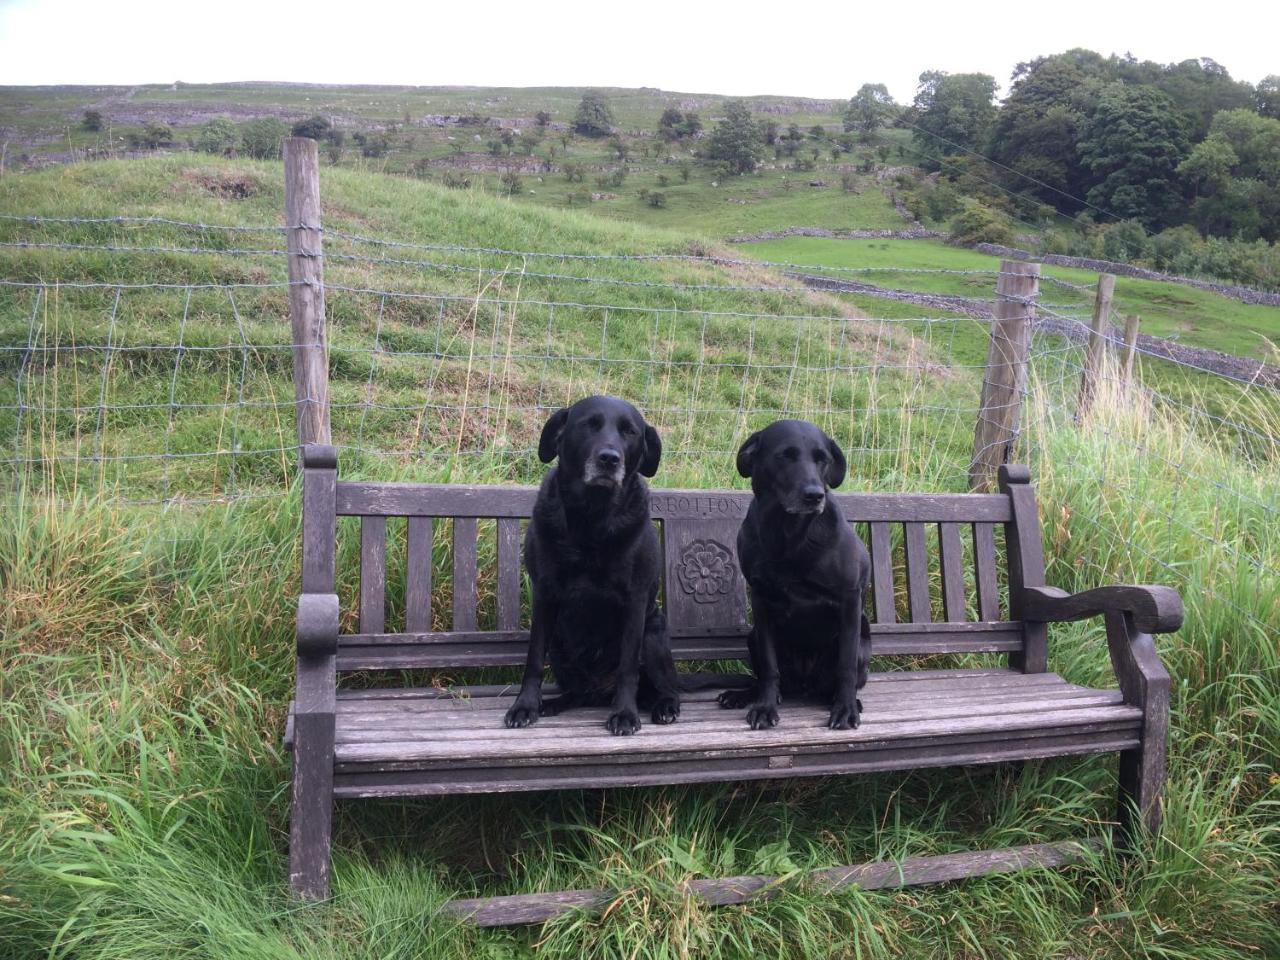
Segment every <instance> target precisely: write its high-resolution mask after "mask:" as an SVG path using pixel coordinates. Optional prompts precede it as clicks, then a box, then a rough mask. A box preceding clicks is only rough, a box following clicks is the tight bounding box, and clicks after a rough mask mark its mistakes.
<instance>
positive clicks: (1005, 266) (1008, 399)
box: [969, 260, 1040, 490]
mask: <svg viewBox="0 0 1280 960" xmlns="http://www.w3.org/2000/svg"><path fill="white" fill-rule="evenodd" d="M1039 291H1040V264H1038V263H1026V262H1024V261H1022V260H1001V261H1000V277H999V279H998V280H997V281H996V308H995V319H994V320H993V321H992V323H991V341H990V343H989V345H988V347H987V367H986V370H985V371H984V373H983V378H982V401H981V404H980V406H979V408H978V424H977V428H976V429H975V431H974V436H973V459H972V460H971V461H970V463H969V486H970V488H971V489H973V490H986V489H989V488H990V486H991V482H992V480H994V479H995V475H996V470H997V469H998V468H999V467H1000V465H1001V464H1003V463H1005V462H1007V461H1008V459H1009V454H1010V452H1011V450H1012V448H1013V443H1014V441H1015V440H1017V438H1018V423H1019V420H1020V418H1021V414H1022V392H1023V388H1024V387H1025V386H1026V382H1027V357H1028V355H1029V354H1030V351H1031V327H1032V324H1033V323H1034V321H1035V316H1036V308H1035V303H1034V302H1033V301H1034V300H1035V297H1036V295H1037V294H1038V293H1039Z"/></svg>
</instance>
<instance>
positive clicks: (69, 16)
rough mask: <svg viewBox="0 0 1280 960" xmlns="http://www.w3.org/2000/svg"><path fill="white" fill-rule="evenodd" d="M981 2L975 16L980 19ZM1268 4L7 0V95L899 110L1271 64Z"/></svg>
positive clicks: (2, 73) (2, 37)
mask: <svg viewBox="0 0 1280 960" xmlns="http://www.w3.org/2000/svg"><path fill="white" fill-rule="evenodd" d="M984 11H985V12H984ZM1277 37H1280V3H1277V2H1275V0H1253V2H1248V3H1245V2H1238V0H1217V2H1212V3H1206V2H1205V0H1197V2H1196V3H1194V4H1193V3H1187V2H1183V0H1165V2H1162V3H1158V4H1157V3H1149V2H1148V3H1134V2H1125V0H1110V2H1096V0H1073V2H1068V3H1037V2H1034V0H1031V2H1024V3H1021V4H1010V3H999V4H994V3H989V4H980V3H975V2H972V0H970V2H967V3H964V2H958V0H951V2H946V3H939V2H933V0H924V2H914V3H913V2H878V3H865V2H863V3H859V2H857V0H845V2H842V3H829V2H814V0H811V2H790V3H786V2H784V3H778V2H772V3H760V2H758V0H756V2H752V0H746V2H742V0H739V2H736V3H735V2H730V0H717V2H715V3H702V2H698V0H684V2H671V0H620V2H619V0H591V2H579V0H565V2H556V0H526V2H523V3H507V2H502V3H498V2H475V0H472V2H466V0H419V2H416V3H404V4H401V3H391V2H385V0H362V2H350V0H348V2H345V3H332V2H326V0H312V2H305V0H303V2H300V0H291V2H287V3H278V2H274V0H254V2H246V0H221V2H219V0H212V2H206V3H196V2H192V0H185V2H184V0H167V2H162V0H0V84H62V83H104V84H105V83H109V84H132V83H164V82H171V81H173V80H184V81H187V82H192V83H207V82H213V81H229V80H289V81H308V82H317V83H394V84H420V85H449V84H473V85H484V86H585V85H599V86H618V87H639V86H650V87H661V88H663V89H665V90H676V91H681V92H690V93H727V94H742V95H746V94H756V93H777V94H792V95H801V96H813V97H840V98H847V97H849V96H850V95H851V94H852V93H853V92H854V91H855V90H856V89H857V88H858V86H859V85H861V84H862V83H866V82H872V83H877V82H879V83H885V84H887V85H888V87H889V90H890V92H891V93H892V94H893V95H894V97H895V99H897V100H899V101H909V100H910V99H911V97H912V96H913V95H914V91H915V83H916V77H917V76H918V75H919V74H920V72H921V71H923V70H927V69H941V70H946V71H949V72H951V73H965V72H974V71H979V72H983V73H990V74H992V75H994V76H995V78H996V80H997V81H998V82H999V83H1000V84H1001V85H1002V87H1003V86H1004V85H1006V84H1007V82H1008V78H1009V73H1010V71H1011V70H1012V69H1013V66H1014V65H1015V64H1016V63H1017V62H1018V61H1020V60H1029V59H1032V58H1033V57H1036V56H1038V55H1043V54H1049V53H1058V52H1061V51H1063V50H1067V49H1070V48H1071V47H1075V46H1084V47H1089V48H1090V49H1093V50H1097V51H1098V52H1099V53H1102V54H1104V55H1106V54H1109V53H1113V52H1114V53H1125V52H1129V51H1131V52H1132V53H1133V54H1134V55H1135V56H1137V57H1138V58H1139V59H1144V60H1147V59H1149V60H1157V61H1160V62H1162V63H1163V62H1176V61H1179V60H1185V59H1188V58H1191V57H1202V56H1207V57H1212V58H1213V59H1215V60H1217V61H1218V62H1219V63H1221V64H1223V65H1224V66H1226V67H1227V69H1228V70H1230V71H1231V74H1232V76H1234V77H1235V78H1237V79H1241V80H1248V81H1250V82H1251V83H1256V82H1257V81H1258V80H1260V79H1261V78H1262V77H1264V76H1266V75H1267V74H1271V73H1280V45H1278V44H1277V42H1276V40H1277Z"/></svg>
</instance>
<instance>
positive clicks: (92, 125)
mask: <svg viewBox="0 0 1280 960" xmlns="http://www.w3.org/2000/svg"><path fill="white" fill-rule="evenodd" d="M80 126H82V127H84V128H85V129H86V130H88V131H89V132H91V133H97V132H98V131H100V130H101V129H102V113H101V112H99V111H97V110H86V111H85V112H84V117H83V118H82V119H81V121H80Z"/></svg>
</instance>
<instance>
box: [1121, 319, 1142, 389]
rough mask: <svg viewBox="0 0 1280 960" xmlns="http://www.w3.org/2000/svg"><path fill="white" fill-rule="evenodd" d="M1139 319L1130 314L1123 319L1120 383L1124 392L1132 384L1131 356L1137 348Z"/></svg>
mask: <svg viewBox="0 0 1280 960" xmlns="http://www.w3.org/2000/svg"><path fill="white" fill-rule="evenodd" d="M1140 319H1141V318H1140V317H1139V316H1138V315H1137V314H1136V313H1131V314H1129V316H1127V317H1125V318H1124V372H1123V373H1122V374H1121V375H1120V382H1121V383H1122V384H1124V388H1125V390H1128V389H1129V384H1131V383H1132V382H1133V355H1134V353H1136V352H1137V348H1138V321H1139V320H1140Z"/></svg>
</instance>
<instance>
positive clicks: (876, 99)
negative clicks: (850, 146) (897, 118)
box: [844, 83, 897, 137]
mask: <svg viewBox="0 0 1280 960" xmlns="http://www.w3.org/2000/svg"><path fill="white" fill-rule="evenodd" d="M896 112H897V105H896V104H895V103H894V102H893V97H891V96H889V88H888V87H886V86H885V85H884V84H883V83H864V84H863V85H862V86H861V87H859V88H858V92H857V93H855V94H854V95H853V98H852V99H851V100H850V101H849V106H848V107H846V108H845V111H844V129H845V132H846V133H851V132H853V131H855V130H856V131H857V132H858V133H861V134H862V135H863V136H865V137H869V136H871V135H872V134H874V133H875V132H876V131H877V130H878V129H879V128H880V127H882V126H884V125H885V124H887V123H888V122H889V121H890V120H891V119H893V115H894V114H895V113H896Z"/></svg>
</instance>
